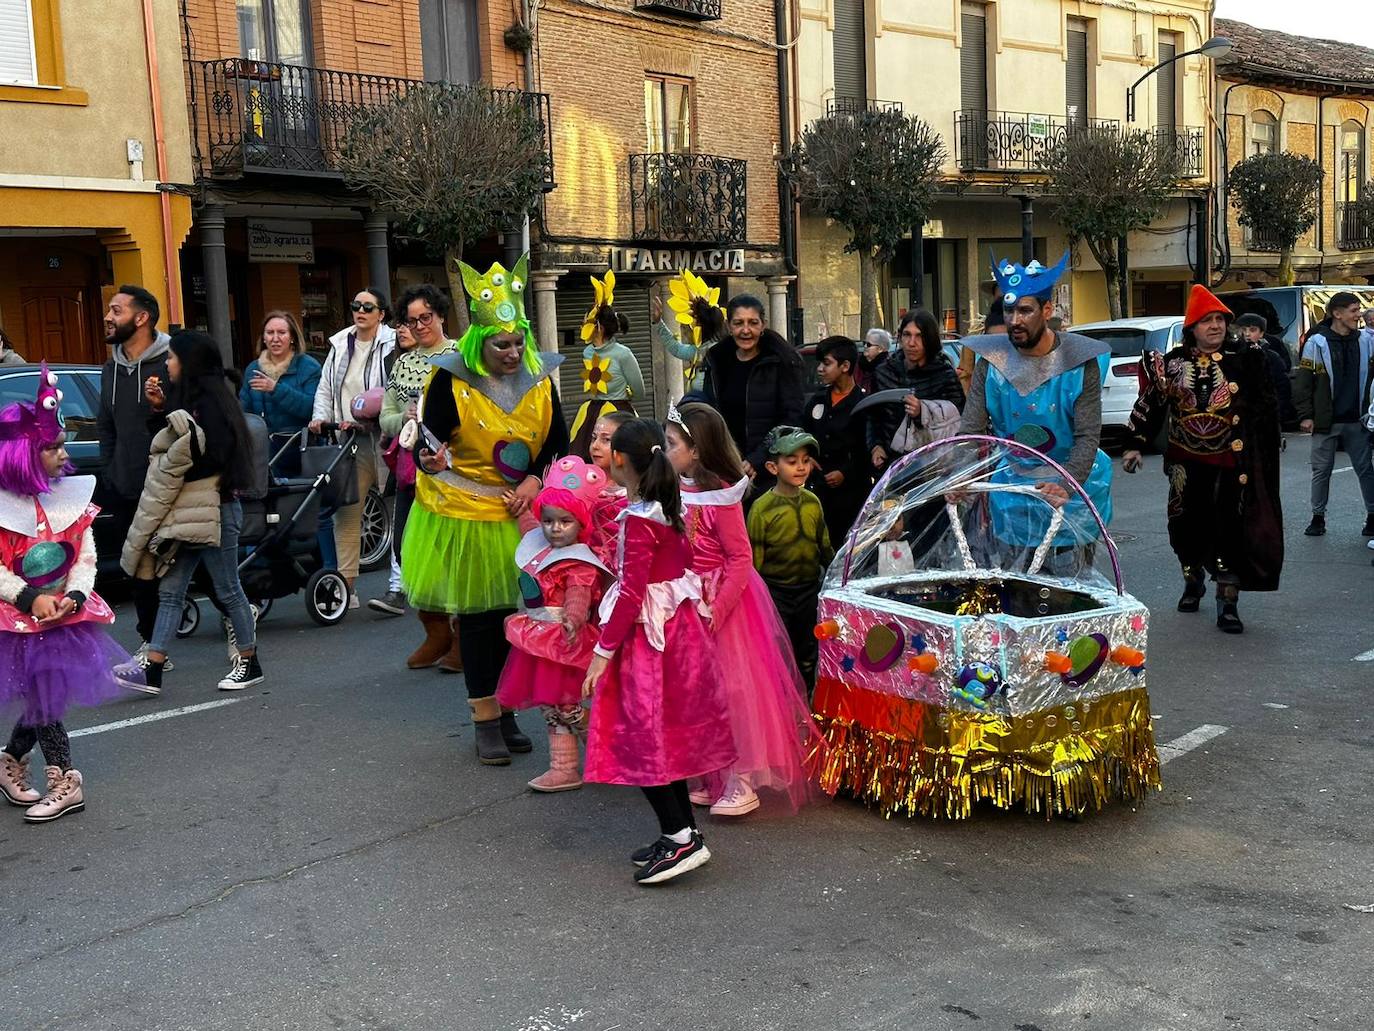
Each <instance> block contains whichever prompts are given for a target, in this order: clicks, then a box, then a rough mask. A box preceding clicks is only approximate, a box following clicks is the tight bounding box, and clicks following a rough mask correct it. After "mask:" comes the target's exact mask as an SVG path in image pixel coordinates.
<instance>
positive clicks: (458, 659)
mask: <svg viewBox="0 0 1374 1031" xmlns="http://www.w3.org/2000/svg"><path fill="white" fill-rule="evenodd" d="M449 636H450V638H451V639H452V643H451V644H450V645H449V646H448V651H446V652H445V653H444V657H443V658H442V659H440V660H439V663H438V665H439V672H440V673H461V672H463V649H462V648H461V647H460V646H459V643H458V620H457V619H454V620H452V621H451V622H450V623H449Z"/></svg>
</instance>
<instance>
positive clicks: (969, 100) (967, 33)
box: [959, 3, 988, 113]
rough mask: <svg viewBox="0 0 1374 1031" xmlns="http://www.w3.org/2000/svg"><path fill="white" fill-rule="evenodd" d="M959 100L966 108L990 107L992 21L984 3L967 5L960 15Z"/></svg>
mask: <svg viewBox="0 0 1374 1031" xmlns="http://www.w3.org/2000/svg"><path fill="white" fill-rule="evenodd" d="M959 31H960V34H961V36H962V38H963V41H962V43H961V45H960V49H959V103H960V106H961V107H962V108H963V109H964V110H965V111H977V112H980V113H981V112H986V111H987V109H988V20H987V12H986V10H985V8H984V7H983V5H982V4H970V3H966V4H964V5H963V8H962V13H961V14H960V16H959Z"/></svg>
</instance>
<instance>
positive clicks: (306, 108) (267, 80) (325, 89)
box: [190, 58, 554, 191]
mask: <svg viewBox="0 0 1374 1031" xmlns="http://www.w3.org/2000/svg"><path fill="white" fill-rule="evenodd" d="M190 75H191V91H192V112H193V115H192V117H193V126H192V131H193V134H194V140H195V146H196V160H197V166H198V167H197V172H198V174H199V176H200V177H201V178H207V179H239V178H242V177H243V176H244V175H246V174H252V173H256V174H263V173H267V174H275V175H300V176H311V177H315V178H329V179H337V178H341V177H342V173H341V172H340V171H339V152H340V150H341V149H342V147H343V143H344V139H345V137H346V136H347V134H348V129H349V126H350V125H352V124H353V122H354V121H355V120H356V119H357V118H358V117H359V116H361V115H362V114H363V113H365V112H366V111H368V110H369V109H371V108H374V107H377V106H379V105H381V104H386V103H389V102H390V101H392V100H394V99H396V98H397V97H400V96H403V95H404V94H405V92H406V90H408V89H410V88H411V87H413V86H415V85H418V83H417V81H416V80H414V79H400V78H394V77H392V76H386V75H367V74H363V73H360V72H340V71H333V70H331V69H328V68H307V67H302V66H299V65H290V64H275V63H271V62H266V61H249V60H245V59H242V58H227V59H225V60H220V61H192V62H190ZM464 88H469V89H481V90H482V91H483V92H484V93H485V94H487V95H489V96H490V98H491V102H492V104H493V105H502V104H520V105H521V106H523V107H525V109H526V110H528V111H529V112H530V114H531V115H533V116H534V117H535V118H536V119H538V121H539V124H540V126H541V127H542V129H543V133H544V149H545V154H546V164H545V174H544V189H545V190H546V191H547V190H551V189H553V187H554V178H553V149H552V147H551V146H550V124H551V123H550V117H549V97H548V94H546V93H523V92H521V91H519V90H488V89H485V88H483V87H478V86H472V87H464ZM399 157H400V156H399V155H398V158H399Z"/></svg>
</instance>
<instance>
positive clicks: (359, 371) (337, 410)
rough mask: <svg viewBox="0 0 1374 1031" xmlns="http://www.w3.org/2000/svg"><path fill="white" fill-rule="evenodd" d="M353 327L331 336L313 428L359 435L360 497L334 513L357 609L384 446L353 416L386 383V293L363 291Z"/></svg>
mask: <svg viewBox="0 0 1374 1031" xmlns="http://www.w3.org/2000/svg"><path fill="white" fill-rule="evenodd" d="M349 308H351V309H352V311H353V325H352V327H350V328H348V329H341V330H339V331H338V332H337V333H335V334H334V335H333V336H332V337H330V338H329V355H328V357H326V358H325V360H324V367H323V368H322V369H321V371H320V385H319V387H318V388H317V389H316V391H315V410H314V413H313V414H314V418H313V419H312V420H311V421H310V432H311V433H319V432H320V428H321V426H322V425H323V424H324V423H327V422H332V423H336V424H337V425H338V426H339V429H340V431H341V432H347V431H348V430H353V431H354V432H355V433H356V434H357V438H356V439H357V442H358V454H357V458H356V462H357V470H358V500H357V502H356V503H355V504H352V505H345V506H344V507H343V508H340V509H339V510H338V511H337V512H335V513H334V545H335V548H336V549H337V551H338V555H339V572H340V573H342V574H343V578H344V579H345V580H347V581H348V591H349V601H348V607H349V608H353V609H356V608H357V607H358V595H357V592H356V591H355V590H354V587H353V584H354V581H355V580H357V579H358V559H359V550H360V547H361V537H362V523H363V503H364V502H365V501H366V500H367V492H368V491H369V490H371V489H372V488H373V487H375V486H376V485H377V483H378V479H379V476H378V466H379V465H380V464H381V449H380V448H379V447H378V440H379V439H380V432H381V431H380V430H379V429H378V427H377V425H376V424H375V423H374V424H371V425H368V424H365V423H359V422H357V421H356V420H355V416H354V415H353V401H354V399H355V398H357V397H359V396H360V395H362V394H365V393H367V392H368V391H369V390H374V389H376V390H380V389H381V388H382V387H385V386H386V380H387V358H388V356H389V355H390V354H391V352H392V350H393V349H394V348H395V346H396V331H395V330H394V329H392V328H391V327H390V326H388V325H387V316H388V315H389V314H390V312H389V310H388V306H387V300H386V294H385V292H383V291H382V290H381V289H380V288H379V287H375V286H370V287H368V288H367V289H366V290H360V291H358V294H357V296H356V297H354V298H353V303H352V304H350V305H349Z"/></svg>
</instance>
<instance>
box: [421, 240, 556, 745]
mask: <svg viewBox="0 0 1374 1031" xmlns="http://www.w3.org/2000/svg"><path fill="white" fill-rule="evenodd" d="M459 264H460V265H461V266H462V273H463V285H464V286H465V287H466V288H467V291H468V294H469V295H470V298H471V300H470V303H469V307H470V309H471V312H472V325H471V326H470V327H469V329H468V331H467V332H466V333H464V334H463V336H462V338H461V339H460V340H459V341H458V348H457V350H456V351H446V352H444V353H443V354H438V355H435V356H433V357H431V358H430V364H432V365H433V366H435V368H434V371H433V373H432V374H431V375H430V377H429V381H428V382H427V383H426V385H425V388H424V393H423V394H422V396H421V399H420V404H419V409H418V414H419V428H418V430H417V431H416V436H417V437H418V438H419V439H418V440H416V441H415V442H414V445H415V448H416V459H417V464H418V465H419V467H420V469H421V470H422V474H421V475H419V476H417V478H416V484H415V507H414V508H413V509H412V511H411V514H410V519H409V520H408V522H407V524H406V534H405V541H404V543H403V544H402V548H401V569H402V577H403V579H404V583H405V589H406V594H407V596H408V597H409V598H410V600H411V604H412V605H414V606H415V607H416V608H417V609H419V610H420V611H421V619H422V621H423V620H424V618H425V616H427V615H428V616H429V617H431V622H432V621H433V617H435V616H437V615H440V614H442V615H443V616H444V617H445V618H446V617H448V616H459V617H461V618H460V619H459V620H458V648H459V652H460V654H461V656H462V660H463V667H464V671H465V675H466V679H467V687H468V701H469V704H470V705H471V706H472V718H473V724H474V726H475V728H476V736H477V756H478V758H479V759H480V760H481V761H482V762H483V763H485V764H487V765H493V766H504V765H507V764H508V763H509V762H510V753H511V752H512V751H516V752H528V751H529V750H530V747H531V745H530V740H529V738H527V737H526V736H525V735H524V734H522V733H520V728H519V727H518V726H516V723H515V716H514V713H502V711H501V706H500V704H499V703H498V702H497V701H496V697H495V695H496V684H497V681H498V680H499V678H500V676H501V667H502V666H503V665H504V664H505V661H506V652H507V651H508V650H509V647H510V646H509V645H508V644H507V642H506V635H505V632H504V630H503V624H504V622H505V618H506V617H507V616H508V615H510V614H511V613H512V612H514V611H515V609H516V607H517V605H519V602H520V584H519V580H518V576H519V573H518V570H517V568H516V565H515V548H516V545H517V544H519V543H520V529H519V527H518V525H517V523H516V520H517V519H518V517H519V516H521V515H523V514H524V513H525V512H526V511H527V510H528V509H529V506H530V502H531V501H533V500H534V497H535V495H536V494H538V493H539V489H540V486H541V480H540V474H541V472H542V471H543V470H544V469H547V468H548V467H549V466H550V465H551V464H552V463H553V461H554V459H556V458H558V457H560V456H561V455H563V453H564V452H565V451H566V450H567V445H568V428H567V424H566V423H565V422H564V421H563V415H562V410H561V408H560V407H559V402H558V390H557V388H556V387H555V385H554V380H553V374H554V372H555V371H556V370H557V368H558V365H559V363H560V362H561V361H562V358H561V357H560V356H558V355H555V354H541V353H540V352H539V350H538V348H537V347H535V343H534V336H533V334H532V333H531V332H530V322H529V319H528V318H526V317H525V304H524V292H525V284H526V282H527V280H528V267H529V257H528V255H526V256H523V257H521V259H520V260H519V261H518V262H516V265H515V268H513V269H511V270H510V271H507V270H506V269H505V268H504V267H502V266H501V265H500V264H499V263H497V264H493V265H492V266H491V268H490V269H488V270H487V272H486V274H485V275H482V274H481V273H479V272H478V271H477V270H476V269H474V268H472V267H471V266H469V265H465V264H462V263H461V262H460V263H459ZM416 303H417V304H420V303H423V302H416ZM406 314H407V315H408V316H409V315H410V314H411V313H409V312H407V313H406ZM406 446H410V442H409V441H407V442H406ZM426 474H427V475H426ZM429 631H430V623H426V633H428V632H429Z"/></svg>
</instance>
